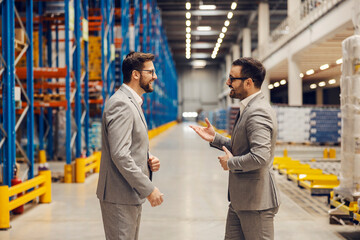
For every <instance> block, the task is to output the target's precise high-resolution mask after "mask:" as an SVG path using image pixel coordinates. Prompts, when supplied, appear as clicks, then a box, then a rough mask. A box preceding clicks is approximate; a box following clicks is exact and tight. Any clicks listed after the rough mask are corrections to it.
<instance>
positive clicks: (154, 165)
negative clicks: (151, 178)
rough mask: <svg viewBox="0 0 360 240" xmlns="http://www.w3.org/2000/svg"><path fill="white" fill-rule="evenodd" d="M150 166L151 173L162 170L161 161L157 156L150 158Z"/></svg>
mask: <svg viewBox="0 0 360 240" xmlns="http://www.w3.org/2000/svg"><path fill="white" fill-rule="evenodd" d="M149 166H150V169H151V171H153V172H156V171H159V169H160V160H159V159H158V158H157V157H155V156H150V157H149Z"/></svg>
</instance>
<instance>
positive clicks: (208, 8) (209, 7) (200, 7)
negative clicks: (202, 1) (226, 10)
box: [199, 5, 216, 10]
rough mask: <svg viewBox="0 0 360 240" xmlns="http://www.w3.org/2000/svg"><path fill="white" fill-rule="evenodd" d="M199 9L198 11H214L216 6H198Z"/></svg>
mask: <svg viewBox="0 0 360 240" xmlns="http://www.w3.org/2000/svg"><path fill="white" fill-rule="evenodd" d="M199 9H200V10H215V9H216V6H215V5H200V6H199Z"/></svg>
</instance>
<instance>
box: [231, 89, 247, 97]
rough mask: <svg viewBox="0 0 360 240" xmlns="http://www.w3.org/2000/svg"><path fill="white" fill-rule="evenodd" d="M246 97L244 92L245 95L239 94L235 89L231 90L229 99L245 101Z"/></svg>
mask: <svg viewBox="0 0 360 240" xmlns="http://www.w3.org/2000/svg"><path fill="white" fill-rule="evenodd" d="M244 95H245V93H244V92H243V93H237V92H235V90H234V89H231V90H230V93H229V97H231V98H235V99H240V100H243V99H244Z"/></svg>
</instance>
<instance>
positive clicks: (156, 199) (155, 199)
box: [146, 187, 164, 207]
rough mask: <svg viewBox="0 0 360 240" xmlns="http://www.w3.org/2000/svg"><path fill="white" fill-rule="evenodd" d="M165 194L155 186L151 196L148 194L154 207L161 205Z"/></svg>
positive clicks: (148, 198)
mask: <svg viewBox="0 0 360 240" xmlns="http://www.w3.org/2000/svg"><path fill="white" fill-rule="evenodd" d="M163 196H164V194H162V193H161V192H160V190H159V189H158V188H157V187H155V188H154V190H153V191H152V193H150V195H149V196H147V197H146V198H147V200H148V201H149V202H150V204H151V206H152V207H156V206H159V205H160V204H161V203H162V202H163V201H164V200H163Z"/></svg>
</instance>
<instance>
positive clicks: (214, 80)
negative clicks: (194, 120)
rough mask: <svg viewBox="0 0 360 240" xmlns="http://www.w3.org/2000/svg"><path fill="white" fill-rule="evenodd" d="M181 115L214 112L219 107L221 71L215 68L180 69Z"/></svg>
mask: <svg viewBox="0 0 360 240" xmlns="http://www.w3.org/2000/svg"><path fill="white" fill-rule="evenodd" d="M178 75H179V78H178V81H179V83H178V84H179V85H178V89H179V90H178V93H179V104H180V105H179V115H181V114H182V113H183V112H196V111H197V110H199V109H203V110H205V111H207V110H213V109H215V108H217V107H218V95H219V93H220V92H221V90H222V89H220V88H219V79H218V76H219V70H218V68H217V67H215V66H211V67H206V68H203V69H193V68H191V67H184V68H178Z"/></svg>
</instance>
